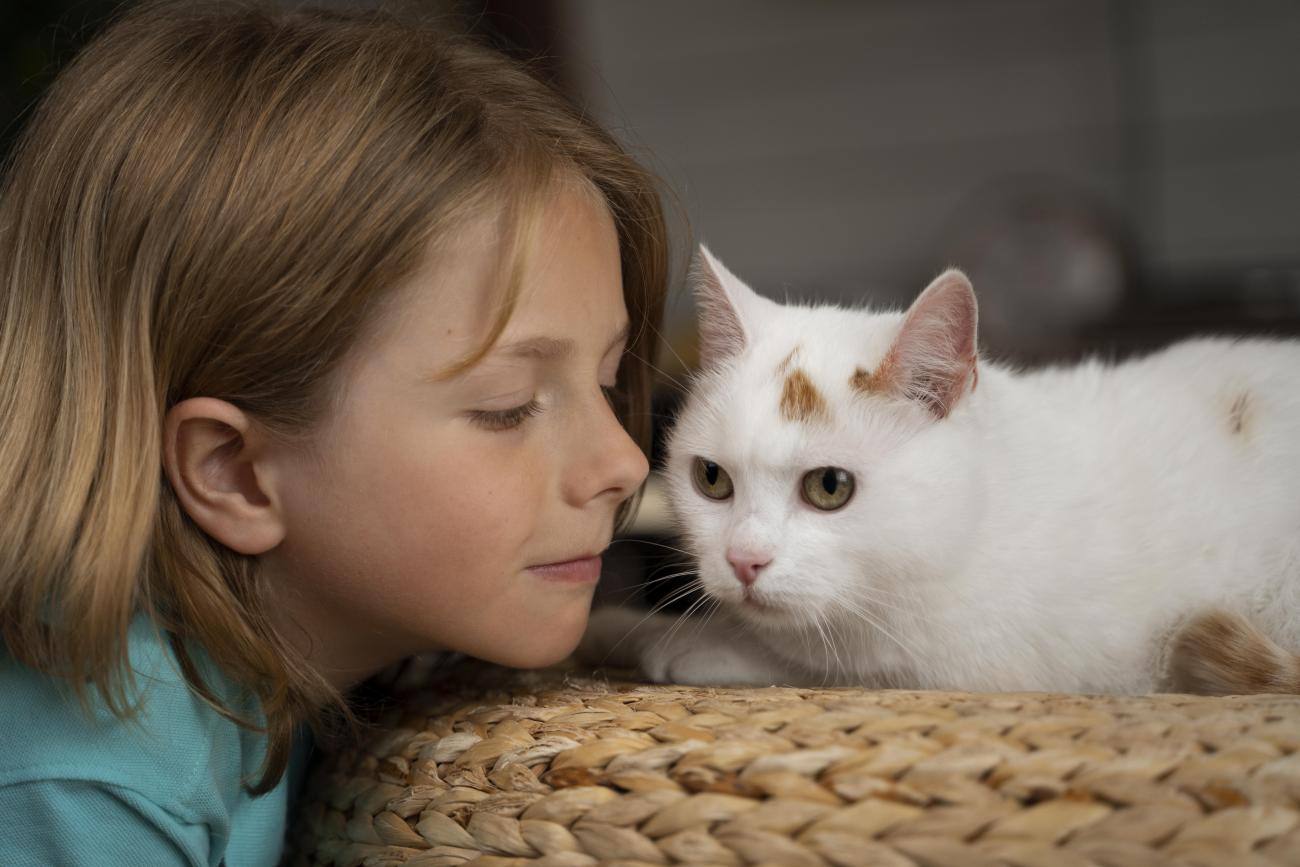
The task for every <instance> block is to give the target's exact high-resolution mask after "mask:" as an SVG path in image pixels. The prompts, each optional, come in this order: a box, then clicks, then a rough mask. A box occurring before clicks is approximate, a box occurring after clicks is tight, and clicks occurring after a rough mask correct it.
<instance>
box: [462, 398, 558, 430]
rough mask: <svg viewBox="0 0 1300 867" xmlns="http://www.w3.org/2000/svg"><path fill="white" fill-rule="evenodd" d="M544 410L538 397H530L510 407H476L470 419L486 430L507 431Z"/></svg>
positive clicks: (471, 412)
mask: <svg viewBox="0 0 1300 867" xmlns="http://www.w3.org/2000/svg"><path fill="white" fill-rule="evenodd" d="M541 411H542V405H541V403H540V402H539V401H538V400H537V398H535V397H534V398H532V399H530V400H529V401H528V402H527V403H522V404H520V405H519V406H513V407H510V408H509V409H476V410H471V411H470V414H469V416H470V419H471V420H473V422H474V424H476V425H478V426H479V427H482V428H484V429H485V430H490V431H505V430H513V429H515V428H517V427H519V426H520V425H522V424H523V423H524V422H525V421H526V420H527V419H529V418H531V417H532V416H535V415H537V414H538V413H539V412H541Z"/></svg>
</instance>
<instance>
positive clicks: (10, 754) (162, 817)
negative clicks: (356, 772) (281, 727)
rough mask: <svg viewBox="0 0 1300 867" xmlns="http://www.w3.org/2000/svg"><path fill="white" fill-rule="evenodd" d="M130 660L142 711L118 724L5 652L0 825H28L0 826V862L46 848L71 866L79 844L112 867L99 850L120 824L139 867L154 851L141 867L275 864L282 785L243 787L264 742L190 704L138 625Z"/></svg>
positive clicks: (0, 682)
mask: <svg viewBox="0 0 1300 867" xmlns="http://www.w3.org/2000/svg"><path fill="white" fill-rule="evenodd" d="M129 654H130V661H131V667H132V669H133V670H134V672H135V679H136V689H135V691H134V692H132V693H131V697H132V700H133V702H138V705H139V711H138V713H137V715H136V716H135V717H134V718H132V719H127V720H122V719H119V718H117V717H116V716H114V715H113V714H112V713H111V712H110V711H109V710H108V708H107V707H106V706H105V705H104V704H103V702H102V700H101V699H100V697H99V696H98V695H97V694H95V693H93V691H92V696H91V702H90V713H89V714H87V713H85V712H84V711H83V710H82V708H81V706H80V705H79V704H78V703H77V700H76V698H75V696H74V695H73V693H72V690H71V689H70V688H69V687H68V686H67V685H66V684H65V683H63V682H61V681H59V680H57V679H55V678H51V677H48V676H46V675H44V674H42V673H40V672H38V671H35V670H34V669H31V668H29V667H28V666H26V665H23V664H22V663H20V662H18V661H17V660H15V659H13V658H12V657H10V656H9V655H7V654H5V653H4V652H3V650H2V649H0V815H6V816H22V817H24V818H23V820H22V821H20V822H19V823H15V824H16V825H17V826H18V827H16V828H11V829H10V830H8V831H6V830H4V829H3V827H0V863H9V861H7V860H6V853H7V850H6V846H30V845H40V846H46V845H47V844H48V846H56V847H60V848H52V849H51V848H46V849H42V850H41V851H48V852H49V853H50V854H51V855H52V856H55V860H60V861H63V860H67V859H63V858H62V855H63V854H71V853H74V852H81V851H82V850H80V849H76V848H67V847H75V846H78V845H82V843H81V842H78V841H77V840H75V839H73V837H74V836H75V835H84V836H85V837H88V838H94V839H93V841H91V840H87V841H84V842H85V844H86V845H94V846H95V847H96V848H95V849H93V850H90V849H87V850H85V851H86V854H94V856H95V859H96V863H116V862H115V861H113V860H112V858H111V857H108V853H105V852H104V851H103V849H102V847H103V846H104V845H105V844H106V843H107V842H108V841H111V840H112V839H115V838H114V834H113V832H112V830H111V825H112V824H114V822H116V823H117V824H119V825H120V826H121V828H120V831H121V833H120V834H118V835H117V837H118V838H121V839H122V840H124V841H134V842H131V843H129V844H127V845H129V846H130V851H131V852H132V853H133V854H134V855H135V857H134V858H133V859H132V860H133V861H134V862H136V863H143V862H148V861H149V855H148V854H147V853H148V852H149V851H153V850H146V853H145V857H144V858H143V861H142V860H141V857H140V855H141V854H142V853H141V852H140V851H139V848H138V847H139V846H140V845H144V844H146V843H148V842H152V843H154V844H156V847H157V852H158V853H159V854H160V855H161V853H162V852H164V851H166V852H168V853H169V854H168V855H167V856H166V858H167V863H178V862H179V863H192V864H217V863H219V862H220V861H221V859H222V858H223V857H225V858H227V859H228V860H229V861H230V863H238V864H244V863H249V864H262V863H265V864H274V863H275V862H276V859H277V857H278V854H279V851H280V845H281V840H282V838H283V831H284V821H285V812H286V805H287V794H288V787H287V785H286V784H285V783H283V782H282V784H281V785H280V786H279V787H277V788H276V789H275V790H273V791H271V792H269V793H268V794H266V795H263V796H261V797H258V798H250V797H249V796H248V795H247V793H246V792H244V791H243V788H242V783H243V782H245V781H249V782H251V781H253V780H255V779H256V772H257V770H258V768H259V766H260V764H261V761H262V758H263V755H264V750H265V737H264V736H263V735H260V734H258V733H256V732H252V731H250V730H248V729H245V728H241V727H239V726H237V725H236V724H234V723H232V722H231V721H229V720H227V719H225V718H224V717H222V716H221V715H220V714H218V713H217V712H216V711H215V710H213V709H212V708H211V707H210V706H209V705H208V704H207V703H206V702H204V701H203V699H201V698H200V697H199V696H198V695H196V694H195V693H194V692H193V691H192V690H191V689H190V688H189V686H188V684H187V683H186V681H185V679H184V677H183V676H182V675H181V673H180V670H179V666H178V663H177V661H176V657H175V655H174V653H173V652H172V650H171V648H170V645H169V644H168V642H167V641H166V640H165V639H164V638H163V636H162V635H161V634H160V633H159V632H158V630H156V629H155V628H154V626H153V624H152V623H151V622H150V621H148V620H147V619H145V618H142V617H141V618H137V619H136V620H135V621H134V622H133V623H132V625H131V630H130V645H129ZM203 671H204V674H205V676H206V677H208V678H209V684H210V685H211V686H212V687H213V689H214V691H216V692H217V694H218V695H220V696H222V697H223V698H226V697H233V696H236V695H237V694H238V691H237V690H236V688H235V686H234V684H231V683H229V682H228V681H226V680H225V679H224V678H222V677H221V676H220V672H219V671H217V670H216V668H215V667H214V666H211V665H206V666H203ZM233 706H235V707H240V705H239V704H238V703H235V704H234V705H233ZM38 805H39V806H38ZM34 808H35V809H34ZM84 822H90V823H91V824H89V825H86V824H82V823H84ZM105 823H107V824H108V825H109V826H110V828H108V829H106V828H105V827H103V826H104V824H105ZM6 824H8V823H6ZM77 825H81V827H76V826H77ZM7 835H8V837H7ZM58 836H61V837H62V838H63V839H62V841H61V842H60V841H55V840H53V839H52V837H58ZM227 843H228V845H227ZM236 850H239V852H238V854H236ZM9 851H10V854H13V853H16V852H18V851H26V850H20V849H13V850H9ZM73 860H75V859H73ZM51 863H53V862H51Z"/></svg>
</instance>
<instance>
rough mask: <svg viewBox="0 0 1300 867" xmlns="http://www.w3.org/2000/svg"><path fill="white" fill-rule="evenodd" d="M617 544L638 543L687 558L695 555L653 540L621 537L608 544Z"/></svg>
mask: <svg viewBox="0 0 1300 867" xmlns="http://www.w3.org/2000/svg"><path fill="white" fill-rule="evenodd" d="M619 542H639V543H640V544H642V545H652V546H654V547H655V548H663V549H665V550H668V551H676V552H677V553H678V554H685V555H686V556H687V557H694V556H695V555H694V554H693V553H691V552H690V551H687V550H685V549H684V548H678V547H677V546H675V545H667V544H665V543H663V542H655V541H653V540H651V539H638V538H636V537H633V536H624V537H621V538H618V539H615V540H614V541H613V542H610V544H611V545H616V544H618V543H619Z"/></svg>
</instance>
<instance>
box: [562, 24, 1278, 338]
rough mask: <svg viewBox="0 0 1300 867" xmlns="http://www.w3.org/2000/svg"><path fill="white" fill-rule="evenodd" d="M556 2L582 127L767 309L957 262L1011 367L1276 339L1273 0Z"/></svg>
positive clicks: (878, 298)
mask: <svg viewBox="0 0 1300 867" xmlns="http://www.w3.org/2000/svg"><path fill="white" fill-rule="evenodd" d="M564 8H565V10H566V13H567V14H568V16H569V17H570V20H571V25H572V31H573V34H574V35H573V36H572V37H571V41H572V44H573V46H574V58H573V65H574V68H575V75H576V77H577V79H578V80H579V81H580V82H581V86H582V90H583V92H584V93H585V94H586V96H587V98H588V100H589V101H590V102H591V104H592V105H593V106H594V107H595V109H596V111H597V113H598V114H599V116H600V117H602V118H603V119H604V120H605V121H606V122H607V123H609V124H610V125H612V126H614V127H616V128H618V129H620V130H621V131H622V133H623V134H624V135H625V137H626V138H627V140H628V141H629V142H631V143H632V144H633V146H634V147H636V148H638V149H640V150H641V151H643V152H644V153H645V155H646V157H647V158H648V159H650V160H652V161H653V162H654V163H655V165H657V167H658V168H659V169H660V170H661V172H662V173H663V174H664V175H665V176H666V177H667V178H668V179H669V181H670V183H671V186H672V187H673V188H674V189H675V190H676V191H677V192H678V194H679V195H680V197H681V200H682V202H683V204H684V207H685V210H686V212H687V213H688V214H689V216H690V219H691V221H692V227H693V229H694V232H695V234H696V235H697V236H699V237H702V238H704V239H705V240H706V241H707V242H708V243H709V244H710V245H711V247H712V248H713V249H714V251H715V252H716V253H718V254H719V255H720V256H721V257H722V259H723V260H724V261H725V262H727V263H728V264H729V265H732V266H733V267H734V270H736V271H737V273H739V274H740V275H741V276H742V277H746V278H748V279H750V280H751V281H752V282H753V283H754V284H755V285H756V286H758V287H760V288H761V289H763V290H764V291H766V292H768V293H769V294H772V295H776V296H780V295H782V294H784V293H786V292H789V293H791V294H792V295H795V296H799V297H805V296H812V297H819V298H827V299H834V300H843V301H847V302H853V303H856V302H859V301H861V300H864V299H869V300H872V301H875V302H876V303H882V302H885V303H904V302H906V300H907V299H909V298H910V297H911V295H912V294H913V293H915V292H916V291H917V290H918V289H919V288H920V287H921V286H922V285H924V282H925V281H926V280H927V279H928V278H929V277H931V276H933V275H934V274H935V273H936V272H937V271H938V270H939V269H940V268H942V267H943V266H945V265H947V264H957V265H961V266H963V267H965V268H967V269H969V270H970V271H971V272H972V274H973V276H974V277H975V279H976V288H977V291H979V292H980V294H981V302H982V305H983V312H986V313H987V316H984V317H982V318H983V322H984V324H986V325H987V328H985V329H984V337H985V340H986V342H987V343H989V344H990V345H992V346H993V347H994V348H995V349H997V350H999V351H1003V352H1007V353H1010V354H1017V355H1021V356H1023V357H1053V356H1065V355H1071V354H1074V353H1077V352H1078V351H1081V350H1083V349H1085V348H1087V347H1089V346H1097V345H1106V344H1107V343H1114V344H1117V345H1119V348H1120V349H1123V348H1125V347H1128V346H1132V347H1135V348H1136V347H1138V346H1140V345H1145V344H1149V343H1152V342H1160V341H1162V340H1165V339H1169V338H1172V337H1175V336H1179V334H1180V333H1182V332H1186V331H1191V330H1219V329H1238V330H1259V329H1276V328H1282V329H1284V330H1295V329H1296V327H1297V324H1298V323H1300V49H1298V48H1297V46H1300V3H1296V2H1294V0H1242V2H1234V3H1222V2H1217V0H1116V2H1100V0H980V2H969V0H919V2H917V0H912V2H908V0H874V2H823V3H794V2H766V0H714V2H709V3H693V2H686V0H664V2H657V3H639V2H634V0H569V2H567V3H566V4H565V7H564ZM1189 308H1194V309H1189ZM673 309H674V313H675V315H676V317H677V319H676V324H677V326H678V328H679V329H680V330H688V329H687V324H686V323H688V322H689V319H690V314H691V307H690V304H689V303H685V302H680V303H678V304H676V305H675V306H674V308H673ZM1137 321H1140V322H1142V323H1146V324H1145V325H1142V326H1141V328H1139V329H1138V331H1134V330H1133V329H1131V328H1129V324H1131V323H1132V322H1137ZM1170 323H1174V324H1173V326H1172V327H1164V326H1170ZM1177 323H1182V324H1181V325H1179V324H1177ZM1139 332H1141V333H1139ZM679 341H680V342H683V343H687V344H688V343H689V338H679ZM686 348H687V349H688V350H689V346H687V347H686ZM669 361H671V359H669Z"/></svg>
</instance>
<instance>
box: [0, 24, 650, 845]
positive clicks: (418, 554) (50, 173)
mask: <svg viewBox="0 0 1300 867" xmlns="http://www.w3.org/2000/svg"><path fill="white" fill-rule="evenodd" d="M665 272H666V242H665V232H664V226H663V219H662V215H661V212H660V208H659V203H658V199H657V197H656V194H655V191H654V186H653V184H652V182H651V179H650V177H649V176H648V175H647V174H646V173H645V172H644V171H642V170H641V169H639V168H638V167H637V166H636V165H635V164H634V163H633V162H632V161H631V160H630V159H629V158H628V157H627V156H626V155H625V154H624V153H623V152H622V151H621V150H620V148H619V147H618V146H617V145H616V144H615V143H614V142H613V140H612V139H611V138H610V137H609V136H608V135H607V134H605V133H603V132H602V131H600V130H599V129H597V128H595V127H594V126H593V125H592V124H591V123H590V122H589V121H588V120H586V118H585V117H584V116H583V115H582V114H581V113H580V112H579V111H577V110H576V109H575V108H573V107H572V106H570V105H568V104H567V103H566V102H565V101H564V100H562V99H561V98H560V97H558V96H557V95H556V94H555V93H554V92H552V91H551V90H550V89H548V88H547V87H546V86H544V85H542V84H540V83H539V82H538V81H536V80H534V79H533V78H532V77H530V76H529V75H528V74H527V73H526V72H524V71H522V70H521V69H519V68H517V67H515V66H513V65H512V64H511V63H509V62H508V61H506V60H505V59H503V58H501V57H499V56H497V55H495V54H493V53H491V52H490V51H487V50H485V49H483V48H480V47H478V46H476V45H474V44H472V43H470V42H467V41H465V40H463V39H459V38H454V37H450V36H446V35H441V34H440V33H439V32H438V31H437V30H436V29H434V28H433V27H431V26H428V25H424V24H421V23H419V22H411V21H404V20H399V19H397V18H394V17H391V16H389V15H384V14H378V13H348V14H344V13H340V12H338V11H325V10H295V11H292V12H287V11H275V10H273V9H271V8H263V7H262V6H258V5H249V4H248V3H246V2H245V3H231V2H228V0H227V2H220V3H217V2H213V3H206V4H205V3H193V2H184V3H162V4H159V3H150V4H147V5H144V6H139V7H136V8H135V9H133V10H132V11H130V12H129V13H127V14H126V15H124V16H123V17H122V18H120V20H118V21H116V22H115V23H114V24H113V25H112V26H110V27H109V28H108V29H107V30H105V31H104V32H103V33H102V34H101V35H100V36H99V37H98V38H97V39H96V40H95V41H94V42H93V43H92V44H91V45H90V46H89V47H88V48H87V49H86V50H85V51H84V52H83V53H82V54H81V55H80V56H79V57H78V58H77V59H76V60H75V62H74V63H73V64H72V65H71V66H70V68H68V69H67V70H66V71H64V72H63V73H62V75H61V76H60V78H59V79H58V80H57V81H56V82H55V84H54V86H53V87H52V89H51V91H50V93H49V95H48V96H47V97H46V99H45V100H44V102H43V103H42V104H41V105H40V106H39V108H38V109H37V110H36V112H35V115H34V117H33V118H32V119H31V121H30V123H29V125H28V127H27V128H26V130H25V132H24V135H23V137H22V139H21V141H20V142H19V145H18V147H17V149H16V151H15V153H14V155H13V157H12V161H11V164H10V165H9V166H8V168H7V172H6V176H5V182H4V187H3V192H2V198H0V280H3V283H2V284H0V285H2V286H3V289H2V291H3V295H2V296H0V299H2V300H0V501H3V503H4V511H3V514H2V515H0V634H3V638H4V645H3V650H4V652H3V653H2V654H0V816H2V817H3V819H4V821H2V822H0V863H4V864H34V863H39V864H53V863H60V864H63V863H68V864H73V863H76V864H80V863H95V864H118V863H143V864H151V865H152V864H169V863H184V864H211V865H215V864H218V863H222V862H223V861H224V863H226V864H229V865H232V867H234V865H240V867H242V865H251V864H273V863H275V861H276V860H277V858H278V856H279V854H280V848H281V840H282V837H283V831H284V825H285V818H286V809H287V807H286V804H287V800H288V795H289V791H290V789H291V782H290V780H289V776H288V775H286V769H287V767H288V765H289V763H290V757H291V754H292V753H294V749H293V746H294V741H295V738H294V735H295V732H296V731H297V730H299V729H300V727H301V725H302V724H304V723H306V724H309V725H310V726H311V727H312V728H314V729H315V730H317V731H318V732H319V731H322V726H323V725H324V724H325V723H326V722H327V721H328V720H329V719H330V718H331V714H333V715H334V717H335V718H343V719H347V718H348V710H347V704H346V700H345V695H346V694H347V692H348V690H349V688H351V687H352V686H354V685H356V684H357V683H359V682H360V681H362V680H363V679H365V678H367V677H368V676H369V675H371V674H373V673H375V672H377V671H378V670H380V669H382V668H384V667H386V666H388V665H390V664H391V663H393V662H395V661H397V660H400V659H402V658H404V657H406V656H408V655H411V654H414V653H417V652H422V651H427V650H431V649H449V650H455V651H460V652H464V653H468V654H472V655H474V656H477V657H481V658H484V659H488V660H492V661H495V662H499V663H502V664H505V665H511V666H519V667H533V666H544V665H547V664H550V663H553V662H555V661H557V660H559V659H561V658H563V657H564V656H566V655H567V654H568V653H569V652H570V650H571V649H572V648H573V647H574V646H575V645H576V644H577V642H578V640H579V638H580V636H581V634H582V631H583V627H584V625H585V622H586V619H587V612H588V605H589V602H590V598H591V595H592V591H593V587H594V584H595V582H596V579H597V577H598V576H599V571H600V560H599V557H600V553H601V551H602V549H603V548H604V547H605V546H606V545H607V544H608V542H609V540H610V537H611V534H612V532H613V529H614V526H615V524H616V522H617V520H619V519H620V518H621V517H622V516H623V515H624V513H625V512H626V510H627V506H628V504H629V503H630V501H631V498H633V496H634V494H635V493H636V491H637V490H638V488H639V486H640V484H641V482H642V480H643V478H644V477H645V474H646V471H647V465H646V459H645V457H644V455H643V445H644V442H645V438H646V434H647V433H648V431H647V425H648V420H649V414H648V412H647V411H646V405H647V394H648V384H649V375H650V374H649V368H648V359H649V358H650V354H651V349H652V345H651V338H652V335H653V334H654V332H655V329H654V327H653V326H654V324H655V322H656V320H657V319H658V317H659V315H660V311H661V307H662V297H663V290H664V283H665ZM624 425H626V426H627V429H625V427H624ZM629 432H630V434H631V435H629ZM638 442H639V443H641V444H642V445H640V446H639V445H638Z"/></svg>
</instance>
